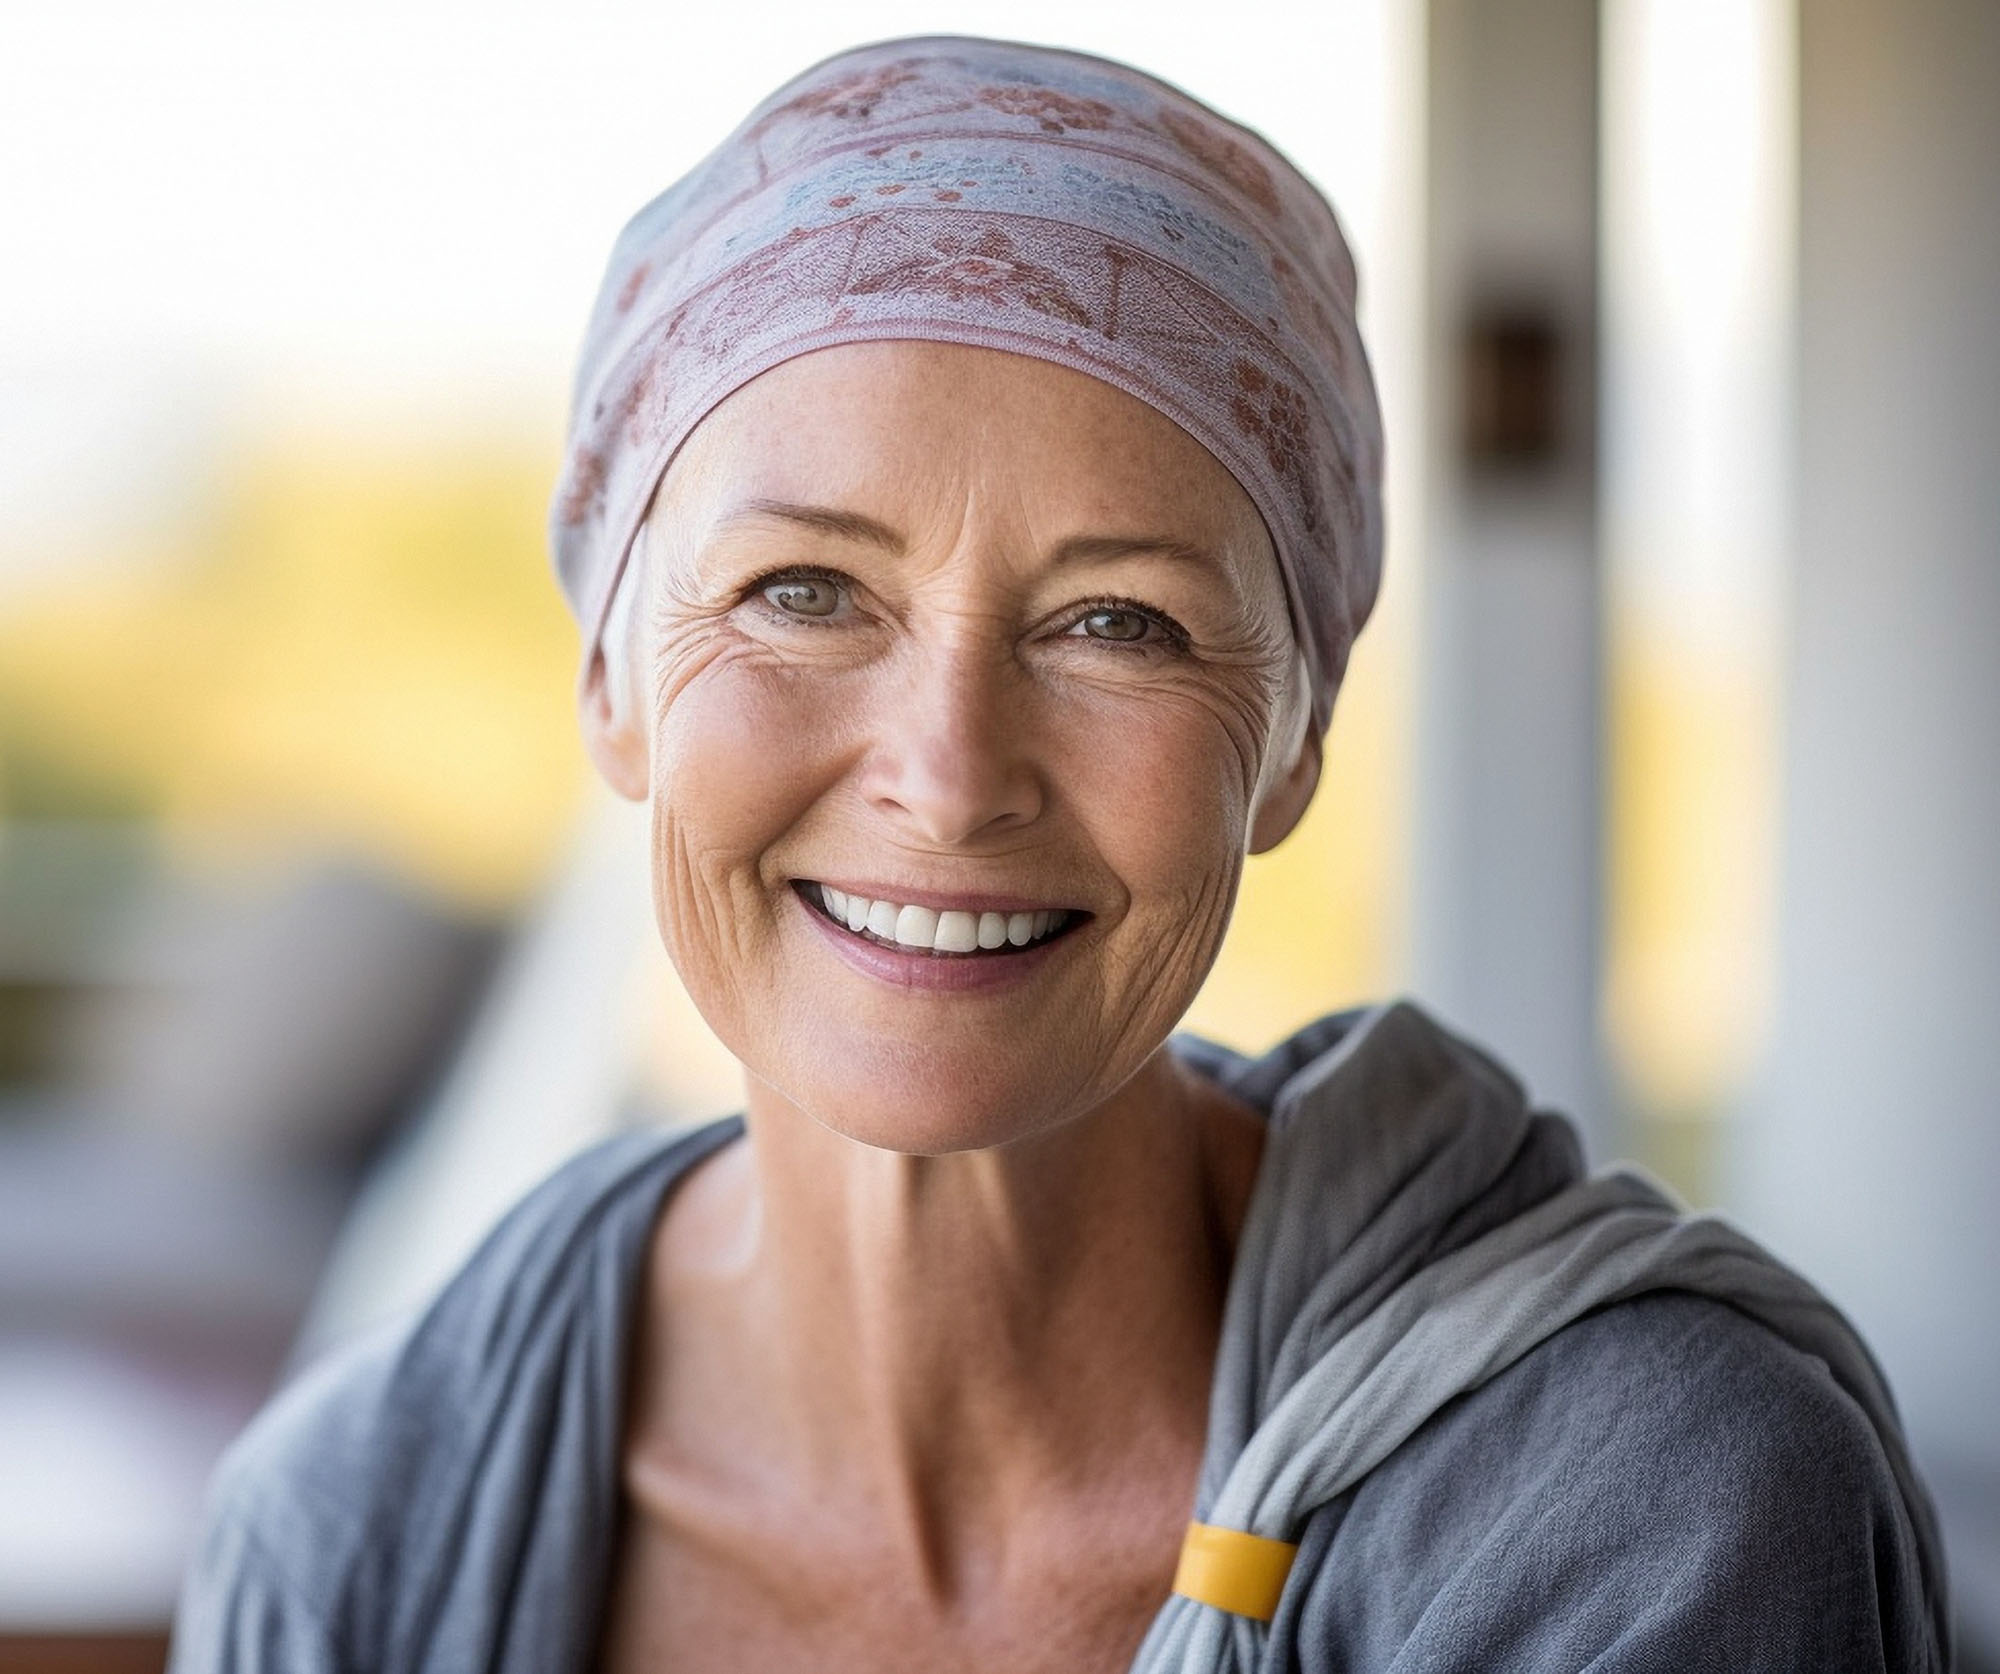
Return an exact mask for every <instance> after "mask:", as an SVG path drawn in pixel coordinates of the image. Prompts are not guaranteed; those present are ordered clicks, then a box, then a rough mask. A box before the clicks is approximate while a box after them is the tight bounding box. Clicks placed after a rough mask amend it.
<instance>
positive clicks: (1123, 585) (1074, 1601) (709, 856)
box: [583, 343, 1318, 1674]
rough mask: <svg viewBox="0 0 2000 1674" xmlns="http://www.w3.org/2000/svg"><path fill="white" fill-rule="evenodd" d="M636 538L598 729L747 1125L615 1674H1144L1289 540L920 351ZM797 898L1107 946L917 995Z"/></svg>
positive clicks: (1221, 1283)
mask: <svg viewBox="0 0 2000 1674" xmlns="http://www.w3.org/2000/svg"><path fill="white" fill-rule="evenodd" d="M753 502H784V503H791V504H794V505H798V504H804V505H810V506H813V507H818V508H823V509H824V510H826V511H827V512H830V513H833V514H837V515H838V517H840V518H846V519H849V520H852V519H856V518H859V519H866V520H868V521H869V523H870V524H871V525H873V526H876V528H877V532H878V534H879V535H880V537H881V538H879V539H876V538H862V537H861V536H859V535H857V534H856V533H855V532H854V531H853V530H852V529H851V528H850V529H847V530H846V531H845V532H842V531H841V530H838V529H829V528H826V527H803V526H801V525H800V524H799V523H797V522H795V521H792V520H788V519H783V518H779V517H775V516H771V515H756V514H754V513H750V512H748V511H747V508H749V507H750V506H751V505H752V503H753ZM1106 536H1118V537H1124V538H1127V539H1131V538H1137V537H1145V538H1147V539H1150V540H1153V541H1156V542H1169V543H1173V544H1174V546H1175V547H1176V549H1177V553H1169V552H1164V551H1157V550H1150V551H1133V550H1129V549H1116V548H1108V547H1104V546H1103V545H1102V544H1101V539H1100V538H1101V537H1106ZM643 539H644V543H645V550H644V552H643V555H642V556H643V563H642V566H641V571H640V584H639V586H638V589H637V591H636V592H635V595H634V602H633V609H632V613H631V622H632V626H631V631H630V634H629V642H620V643H615V644H613V645H612V646H611V647H610V648H609V650H608V655H609V656H612V657H616V658H621V659H624V658H629V659H630V661H629V673H630V678H629V679H615V678H612V677H610V675H609V673H608V671H607V669H606V668H605V666H604V665H602V664H599V665H598V666H597V667H596V668H594V670H593V671H592V673H591V675H590V676H589V678H588V679H587V680H586V684H585V691H584V705H583V709H584V723H585V733H586V737H587V739H588V740H589V742H590V745H591V748H592V751H593V754H594V756H595V757H596V759H597V761H598V763H599V765H600V767H601V768H602V769H603V771H604V772H605V774H606V776H607V778H609V779H610V781H611V782H612V784H613V785H614V786H616V787H617V788H618V789H620V790H621V791H623V792H624V793H625V794H627V795H630V796H633V797H644V798H647V799H649V800H650V803H651V808H652V828H653V840H652V852H653V872H654V885H653V897H654V908H655V913H656V917H657V920H658V923H659V928H660V933H661V936H662V937H663V939H664V941H665V944H666V946H667V949H668V951H669V953H670V954H671V955H672V958H673V960H674V963H675V966H676V968H677V969H678V970H679V972H680V974H681V976H682V979H683V980H684V981H685V983H686V985H687V987H688V991H689V993H690V994H691V995H692V997H693V998H694V1000H695V1002H696V1004H697V1005H698V1006H699V1007H700V1009H701V1011H702V1013H703V1015H704V1016H705V1017H706V1018H707V1019H708V1021H709V1023H710V1024H711V1025H712V1026H713V1027H714V1029H715V1031H716V1033H717V1034H718V1036H719V1037H720V1038H721V1039H722V1041H723V1042H724V1043H725V1044H726V1045H727V1046H728V1047H729V1048H730V1050H731V1051H732V1052H734V1053H735V1054H736V1056H737V1058H738V1059H739V1060H740V1061H741V1062H742V1063H743V1065H744V1067H745V1072H746V1113H747V1117H748V1130H749V1131H748V1143H747V1144H746V1145H744V1146H737V1147H731V1148H729V1149H728V1150H726V1151H725V1152H723V1153H721V1154H719V1155H718V1156H717V1157H716V1158H715V1159H713V1160H712V1161H711V1162H710V1163H708V1164H705V1165H703V1166H702V1167H701V1168H700V1169H698V1170H697V1171H696V1172H695V1174H694V1175H693V1176H692V1177H691V1178H690V1179H689V1180H688V1181H687V1183H686V1184H685V1185H684V1186H683V1187H682V1188H681V1189H680V1190H679V1191H678V1192H677V1193H676V1194H675V1196H674V1198H673V1199H672V1200H671V1203H670V1206H669V1208H668V1210H667V1212H666V1213H665V1214H664V1215H663V1216H662V1220H661V1224H660V1227H659V1229H658V1231H657V1233H656V1236H655V1240H654V1249H653V1254H652V1260H651V1263H650V1266H649V1270H648V1278H647V1286H646V1293H645V1297H644V1300H643V1304H642V1307H641V1309H640V1327H639V1336H638V1340H637V1342H636V1343H635V1345H634V1374H633V1385H632V1397H631V1403H630V1411H629V1413H628V1420H627V1434H626V1437H625V1487H626V1498H627V1513H628V1515H627V1517H626V1519H625V1524H624V1527H625V1535H624V1539H623V1542H622V1545H621V1548H620V1555H619V1560H618V1564H617V1568H616V1576H615V1583H614V1589H613V1604H612V1609H611V1614H610V1620H609V1622H608V1624H607V1627H606V1630H605V1638H604V1644H603V1657H604V1662H605V1664H606V1666H608V1667H612V1668H618V1669H624V1668H640V1667H647V1666H686V1667H700V1668H704V1669H711V1670H719V1669H730V1668H744V1669H751V1668H775V1667H812V1668H815V1669H820V1670H833V1671H838V1670H842V1669H846V1668H850V1667H852V1668H867V1669H871V1670H895V1669H904V1668H908V1669H912V1670H914V1669H920V1668H922V1669H932V1668H938V1667H955V1668H965V1669H984V1668H992V1669H1003V1668H1004V1669H1007V1670H1010V1671H1024V1670H1040V1669H1047V1670H1051V1671H1053V1670H1058V1669H1060V1670H1065V1671H1071V1674H1073V1671H1076V1670H1084V1669H1093V1668H1104V1669H1114V1668H1123V1667H1125V1666H1126V1665H1127V1664H1128V1663H1129V1660H1130V1657H1131V1655H1132V1653H1133V1651H1134V1650H1135V1649H1136V1647H1137V1644H1138V1641H1139V1638H1140V1636H1141V1635H1142V1634H1143V1632H1144V1629H1145V1626H1146V1623H1147V1622H1148V1621H1149V1620H1150V1618H1151V1616H1152V1614H1153V1613H1154V1611H1155V1610H1157V1608H1158V1606H1159V1604H1160V1602H1161V1601H1162V1600H1163V1599H1164V1597H1165V1594H1166V1587H1167V1583H1168V1580H1169V1578H1170V1577H1171V1574H1172V1568H1173V1562H1174V1557H1175V1553H1176V1551H1177V1549H1178V1544H1179V1536H1180V1531H1181V1528H1182V1526H1183V1525H1184V1523H1185V1520H1186V1517H1187V1515H1188V1510H1189V1506H1190V1503H1191V1498H1192V1493H1193V1484H1194V1479H1195V1476H1196V1473H1197V1471H1198V1468H1199V1462H1200V1456H1201V1447H1202V1438H1203V1432H1204V1426H1205V1421H1206V1405H1207V1391H1208V1384H1209V1379H1210V1377H1211V1375H1212V1370H1213V1361H1214V1353H1215V1345H1216V1340H1217V1336H1218V1333H1219V1330H1220V1318H1221V1306H1222V1296H1223V1291H1224V1288H1225V1285H1226V1281H1227V1273H1228V1264H1229V1259H1230V1254H1231V1251H1232V1250H1233V1247H1234V1241H1235V1236H1236V1230H1237V1228H1238V1227H1239V1225H1240V1223H1241V1217H1242V1213H1243V1210H1244V1207H1245V1204H1246V1202H1247V1199H1248V1195H1249V1190H1250V1185H1251V1181H1252V1179H1253V1177H1254V1172H1255V1166H1256V1159H1257V1157H1258V1155H1259V1154H1260V1152H1261V1145H1262V1130H1261V1124H1260V1123H1259V1121H1258V1120H1257V1118H1256V1117H1254V1115H1252V1114H1250V1113H1248V1112H1246V1111H1244V1110H1243V1109H1242V1108H1241V1107H1238V1106H1236V1105H1234V1104H1233V1102H1232V1101H1230V1100H1228V1099H1227V1098H1226V1097H1225V1096H1224V1095H1222V1094H1221V1093H1220V1092H1219V1091H1218V1090H1217V1089H1215V1088H1214V1087H1212V1086H1211V1085H1209V1084H1208V1083H1206V1082H1204V1081H1202V1080H1201V1079H1200V1078H1199V1077H1198V1076H1196V1075H1194V1074H1193V1073H1192V1072H1190V1071H1187V1070H1184V1069H1182V1068H1181V1067H1179V1066H1178V1065H1177V1063H1176V1062H1175V1061H1174V1060H1173V1059H1172V1058H1171V1056H1169V1055H1168V1054H1167V1053H1165V1052H1164V1051H1163V1050H1162V1043H1163V1042H1164V1040H1165V1038H1166V1036H1167V1034H1168V1033H1169V1032H1170V1031H1171V1029H1172V1028H1173V1027H1174V1025H1175V1024H1176V1022H1177V1021H1178V1020H1179V1018H1180V1016H1181V1015H1182V1013H1183V1012H1184V1010H1185V1009H1186V1007H1187V1005H1188V1004H1189V1002H1190V1001H1191V1000H1192V999H1193V997H1194V994H1195V992H1196V990H1197V989H1198V988H1199V986H1200V983H1201V981H1202V979H1203V977H1204V976H1205V975H1206V974H1207V971H1208V969H1209V966H1210V964H1211V963H1212V961H1213V959H1214V957H1215V954H1216V951H1217V948H1218V947H1219V945H1220V942H1221V939H1222V935H1223V931H1224V928H1225V927H1226V924H1227V922H1228V916H1229V910H1230V906H1231V904H1232V902H1233V900H1234V897H1235V892H1236V887H1237V882H1238V879H1239V877H1240V874H1241V869H1242V862H1243V857H1244V855H1245V853H1246V852H1250V851H1253V850H1255V849H1257V848H1260V847H1265V846H1269V845H1270V844H1271V843H1274V842H1276V841H1277V840H1278V839H1279V838H1280V837H1282V836H1283V835H1284V834H1285V832H1286V831H1288V830H1289V829H1290V827H1291V826H1292V824H1293V823H1294V822H1295V821H1296V820H1297V818H1298V816H1299V814H1300V813H1301V812H1302V810H1303V807H1304V804H1305V801H1306V799H1307V798H1308V797H1309V796H1310V794H1311V791H1312V788H1313V784H1314V780H1315V777H1316V774H1317V769H1318V753H1317V744H1316V741H1314V740H1313V739H1312V738H1310V736H1309V730H1310V729H1309V725H1308V721H1307V708H1306V699H1305V694H1304V691H1303V685H1302V677H1301V674H1300V670H1299V667H1298V662H1297V653H1296V650H1295V646H1294V642H1293V638H1292V634H1291V629H1290V626H1289V622H1288V619H1287V615H1286V607H1285V600H1284V594H1283V591H1282V586H1281V583H1280V581H1279V577H1278V573H1277V566H1276V562H1275V559H1274V558H1273V555H1272V553H1271V550H1270V546H1269V543H1268V537H1267V536H1266V534H1265V531H1264V528H1263V525H1262V523H1261V521H1260V520H1259V518H1258V516H1257V514H1256V511H1255V509H1254V507H1253V506H1252V505H1251V503H1250V501H1249V499H1248V497H1247V496H1246V495H1245V494H1244V493H1243V491H1242V489H1241V488H1240V487H1239V486H1238V485H1237V484H1236V483H1235V481H1234V480H1233V479H1232V478H1231V477H1230V476H1229V475H1228V473H1227V472H1226V471H1225V470H1224V469H1223V468H1222V467H1221V466H1220V465H1219V464H1218V463H1217V462H1216V461H1215V460H1214V459H1213V458H1212V457H1211V456H1210V455H1209V454H1208V453H1207V452H1206V451H1205V450H1203V449H1202V448H1201V447H1200V446H1199V445H1198V444H1197V443H1195V442H1194V441H1193V440H1192V439H1191V438H1189V437H1188V436H1187V435H1186V434H1185V433H1183V432H1182V431H1180V430H1179V429H1178V428H1177V427H1176V426H1175V425H1173V424H1172V423H1171V422H1170V421H1168V420H1167V419H1165V418H1164V417H1162V416H1161V415H1160V414H1158V413H1156V412H1155V411H1153V410H1152V409H1151V408H1149V407H1147V406H1145V405H1144V404H1142V403H1140V402H1138V401H1136V400H1134V399H1132V398H1131V397H1128V396H1126V395H1124V394H1123V393H1122V392H1120V391H1118V390H1115V389H1112V388H1111V387H1110V386H1108V385H1105V384H1102V383H1099V382H1097V381H1096V380H1094V379H1091V378H1089V377H1086V376H1084V375H1082V374H1079V373H1075V372H1071V371H1069V370H1067V369H1065V368H1061V367H1056V366H1052V365H1048V364H1046V363H1043V362H1039V361H1034V360H1029V359H1026V358H1023V357H1019V356H1013V355H1008V354H1003V353H999V352H996V351H991V350H983V349H973V348H966V347H960V346H948V345H925V344H908V343H895V344H855V345H843V346H841V347H839V348H836V349H831V350H826V351H822V352H820V353H817V354H813V355H809V356H805V357H801V358H800V359H797V360H793V361H789V362H786V363H785V364H783V365H781V366H780V367H778V368H776V369H775V370H774V371H772V372H769V373H766V374H765V375H764V376H763V377H761V378H759V379H757V380H756V381H755V382H753V383H752V384H750V385H748V386H746V387H745V388H744V389H743V390H741V391H739V392H737V393H736V394H735V395H733V396H732V397H730V399H729V400H728V401H726V402H724V403H723V404H722V405H721V406H720V407H719V408H718V409H717V410H716V412H715V413H714V414H712V415H711V416H710V417H709V418H708V419H706V420H705V421H704V422H703V423H702V425H701V426H700V427H699V428H698V429H697V430H696V432H695V434H694V435H693V437H692V438H690V440H689V442H688V444H687V445H686V447H685V448H684V449H683V450H682V452H681V454H680V456H679V457H678V458H677V460H676V461H675V463H674V466H673V468H672V470H671V471H670V473H669V475H668V478H667V481H666V483H665V484H664V485H663V487H662V489H661V492H660V494H659V496H658V497H657V499H656V503H655V506H654V509H653V513H652V515H651V517H650V519H649V521H648V525H647V529H646V532H645V534H644V537H643ZM1080 540H1100V545H1099V546H1098V547H1094V548H1091V549H1089V550H1079V549H1077V548H1076V546H1075V543H1076V542H1078V541H1080ZM1065 543H1070V547H1069V550H1068V553H1067V555H1066V556H1064V555H1063V553H1064V549H1065ZM801 598H803V599H805V600H806V601H807V602H808V603H809V605H810V606H811V612H812V613H809V614H807V615H801V614H799V613H798V611H797V610H796V609H793V610H787V609H786V608H784V606H783V601H784V600H790V601H792V603H793V605H794V606H796V605H797V604H798V603H799V601H800V599H801ZM1107 609H1109V610H1110V611H1111V613H1112V614H1111V615H1110V616H1108V617H1107V616H1105V615H1103V614H1102V613H1103V612H1104V611H1106V610H1107ZM1113 636H1117V637H1113ZM620 667H621V669H624V668H625V667H627V665H626V664H624V663H621V664H620ZM621 690H625V691H626V695H625V696H624V697H623V698H622V699H621V698H620V696H619V692H620V691H621ZM797 879H815V880H818V879H825V880H828V881H831V882H833V883H835V884H836V885H840V884H843V883H846V884H851V885H856V886H862V885H869V884H873V885H877V886H881V888H882V893H883V894H885V895H892V894H893V886H894V885H896V884H898V883H904V884H908V885H910V886H912V887H913V888H919V889H928V890H931V891H940V892H946V893H956V894H970V895H975V896H976V895H978V894H980V893H981V892H990V893H992V894H994V895H996V896H1003V897H1013V898H1025V899H1029V900H1033V901H1037V902H1040V903H1044V904H1046V905H1049V906H1061V907H1066V908H1070V909H1073V910H1077V911H1081V912H1084V913H1087V914H1089V915H1090V916H1089V918H1088V921H1087V922H1086V923H1084V924H1083V925H1082V926H1081V927H1080V928H1078V929H1076V930H1074V931H1072V932H1071V933H1069V934H1068V935H1067V936H1065V937H1064V938H1062V940H1060V941H1059V942H1058V943H1056V944H1053V945H1052V946H1051V948H1050V949H1049V950H1048V953H1047V955H1046V957H1044V958H1043V959H1042V960H1041V962H1040V963H1039V964H1038V965H1036V966H1035V967H1034V972H1033V975H1032V976H1031V977H1030V978H1028V979H1025V980H1022V981H1018V982H1015V983H1012V984H1011V985H1006V986H1002V987H999V988H996V989H992V990H983V991H977V992H956V991H944V992H940V991H931V990H925V989H921V988H911V987H908V986H903V985H899V984H895V983H891V982H885V981H883V980H881V979H879V978H877V977H874V976H871V975H869V974H867V973H866V972H864V971H860V970H857V969H855V968H853V967H852V966H850V965H849V964H848V963H847V962H845V961H844V960H843V959H842V958H841V957H839V955H838V954H837V953H836V952H835V951H834V950H833V948H832V947H831V946H830V944H829V941H828V937H827V934H826V932H825V931H824V929H823V928H822V927H821V926H820V925H818V924H816V923H815V922H814V921H813V919H812V917H811V916H810V910H809V909H808V908H807V907H806V906H805V905H804V904H803V903H802V902H801V901H800V900H799V898H798V896H797V894H796V893H795V891H794V888H793V882H794V880H797Z"/></svg>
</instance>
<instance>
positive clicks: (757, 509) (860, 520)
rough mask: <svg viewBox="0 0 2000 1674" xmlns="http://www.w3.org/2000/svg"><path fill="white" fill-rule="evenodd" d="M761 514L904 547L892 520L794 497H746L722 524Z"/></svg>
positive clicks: (847, 537)
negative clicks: (878, 519)
mask: <svg viewBox="0 0 2000 1674" xmlns="http://www.w3.org/2000/svg"><path fill="white" fill-rule="evenodd" d="M760 518H774V519H776V520H777V521H779V522H781V523H795V524H798V525H800V526H801V527H803V528H807V529H812V530H815V531H817V532H818V533H820V534H822V535H838V536H839V537H840V538H841V539H842V540H849V541H862V542H865V543H866V544H867V545H869V546H879V547H884V548H886V549H887V550H889V551H890V552H900V551H902V550H903V537H902V536H901V535H899V534H897V533H896V531H895V530H894V529H891V528H890V527H889V526H888V524H886V523H877V522H876V521H875V519H874V518H872V517H863V516H862V515H861V513H859V512H850V511H838V510H836V509H835V508H834V507H832V506H802V505H795V504H794V503H793V502H791V501H790V500H746V501H745V502H744V503H743V504H742V505H740V506H738V507H737V508H736V509H735V510H734V511H732V512H730V513H729V515H728V516H726V517H724V518H723V519H722V524H723V526H724V527H725V528H726V527H728V526H729V525H730V524H732V523H748V522H752V521H755V520H757V519H760Z"/></svg>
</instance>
